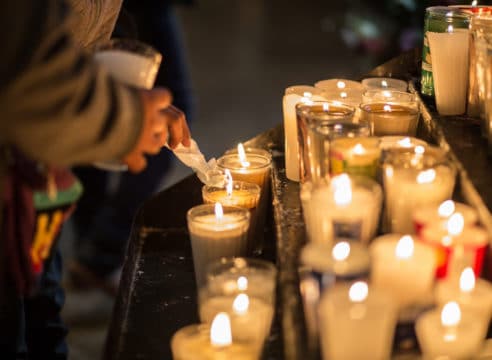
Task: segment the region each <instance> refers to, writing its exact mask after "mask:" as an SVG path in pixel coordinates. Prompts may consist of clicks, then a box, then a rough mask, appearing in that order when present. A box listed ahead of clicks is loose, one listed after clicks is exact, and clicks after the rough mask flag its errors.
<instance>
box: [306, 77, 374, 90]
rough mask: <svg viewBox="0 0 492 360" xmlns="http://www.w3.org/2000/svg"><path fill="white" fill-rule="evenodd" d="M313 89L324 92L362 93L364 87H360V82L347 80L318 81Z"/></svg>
mask: <svg viewBox="0 0 492 360" xmlns="http://www.w3.org/2000/svg"><path fill="white" fill-rule="evenodd" d="M314 87H316V88H319V89H322V90H325V91H344V90H358V91H364V85H362V84H361V82H360V81H354V80H348V79H326V80H319V81H317V82H316V83H315V84H314Z"/></svg>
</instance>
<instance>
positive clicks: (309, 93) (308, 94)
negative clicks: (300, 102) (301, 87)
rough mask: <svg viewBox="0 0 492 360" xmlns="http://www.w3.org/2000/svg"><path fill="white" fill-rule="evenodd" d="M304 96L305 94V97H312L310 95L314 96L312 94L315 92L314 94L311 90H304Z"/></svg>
mask: <svg viewBox="0 0 492 360" xmlns="http://www.w3.org/2000/svg"><path fill="white" fill-rule="evenodd" d="M302 96H304V97H305V98H310V97H312V96H313V94H312V93H311V92H309V91H306V92H304V93H303V94H302Z"/></svg>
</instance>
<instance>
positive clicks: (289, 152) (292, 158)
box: [283, 85, 323, 181]
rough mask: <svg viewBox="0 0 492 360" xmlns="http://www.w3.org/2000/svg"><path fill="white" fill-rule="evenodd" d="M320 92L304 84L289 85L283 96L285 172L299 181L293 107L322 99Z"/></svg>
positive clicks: (297, 147) (295, 120)
mask: <svg viewBox="0 0 492 360" xmlns="http://www.w3.org/2000/svg"><path fill="white" fill-rule="evenodd" d="M320 94H321V89H317V88H314V87H312V86H306V85H298V86H290V87H288V88H287V89H285V95H284V98H283V113H284V135H285V173H286V176H287V179H289V180H292V181H299V143H298V141H297V136H298V135H297V119H296V110H295V107H296V105H297V104H298V103H301V102H304V103H305V102H308V101H316V100H323V97H322V96H320Z"/></svg>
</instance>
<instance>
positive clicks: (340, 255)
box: [331, 241, 350, 261]
mask: <svg viewBox="0 0 492 360" xmlns="http://www.w3.org/2000/svg"><path fill="white" fill-rule="evenodd" d="M331 255H332V256H333V258H334V259H335V260H337V261H343V260H346V259H347V258H348V257H349V255H350V245H349V243H348V242H346V241H340V242H339V243H338V244H336V245H335V246H334V247H333V249H332V251H331Z"/></svg>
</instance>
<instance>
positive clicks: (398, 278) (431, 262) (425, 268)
mask: <svg viewBox="0 0 492 360" xmlns="http://www.w3.org/2000/svg"><path fill="white" fill-rule="evenodd" d="M370 253H371V259H372V263H371V281H372V284H373V285H374V286H377V287H378V288H381V289H384V290H385V291H387V292H388V293H390V294H391V295H392V297H393V298H394V299H395V301H396V302H397V303H398V305H399V308H400V310H403V309H404V308H405V307H407V306H410V305H414V304H415V305H426V304H427V303H428V301H429V299H430V298H431V297H432V286H433V283H434V273H435V265H436V258H435V253H434V250H433V249H432V248H431V247H430V246H427V245H426V244H423V243H420V242H416V241H414V239H413V238H412V237H411V236H410V235H403V236H402V235H399V234H386V235H383V236H380V237H378V238H376V239H374V241H373V242H372V243H371V246H370Z"/></svg>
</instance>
